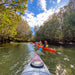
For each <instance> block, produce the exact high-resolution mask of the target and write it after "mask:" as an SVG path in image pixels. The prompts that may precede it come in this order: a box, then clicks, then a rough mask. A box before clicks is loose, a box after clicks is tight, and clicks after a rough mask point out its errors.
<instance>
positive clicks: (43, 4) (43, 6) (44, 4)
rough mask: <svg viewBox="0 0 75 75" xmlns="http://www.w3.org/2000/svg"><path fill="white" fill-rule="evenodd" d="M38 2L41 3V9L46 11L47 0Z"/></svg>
mask: <svg viewBox="0 0 75 75" xmlns="http://www.w3.org/2000/svg"><path fill="white" fill-rule="evenodd" d="M38 4H39V5H41V9H42V10H44V11H46V0H39V1H38Z"/></svg>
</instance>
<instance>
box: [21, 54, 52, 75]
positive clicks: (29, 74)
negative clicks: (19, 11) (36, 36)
mask: <svg viewBox="0 0 75 75" xmlns="http://www.w3.org/2000/svg"><path fill="white" fill-rule="evenodd" d="M21 75H51V74H50V72H49V71H48V68H47V67H46V65H45V64H44V62H43V61H42V59H41V58H40V56H39V55H37V54H36V55H35V56H34V57H33V59H32V60H31V61H30V63H29V64H28V65H27V67H25V69H24V71H23V72H22V74H21Z"/></svg>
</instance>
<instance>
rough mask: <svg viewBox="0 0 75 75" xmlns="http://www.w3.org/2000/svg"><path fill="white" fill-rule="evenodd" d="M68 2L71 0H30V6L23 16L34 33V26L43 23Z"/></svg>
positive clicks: (28, 5)
mask: <svg viewBox="0 0 75 75" xmlns="http://www.w3.org/2000/svg"><path fill="white" fill-rule="evenodd" d="M68 3H69V0H28V4H27V7H28V8H27V10H26V11H25V14H24V15H25V16H22V18H23V19H25V20H27V22H28V24H29V25H30V27H31V30H32V32H33V33H32V35H34V34H35V32H34V26H41V25H43V23H44V22H45V21H46V20H47V19H48V18H49V17H50V16H51V15H52V14H53V13H55V12H59V9H60V8H61V7H63V6H65V5H67V4H68Z"/></svg>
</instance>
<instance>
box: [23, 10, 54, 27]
mask: <svg viewBox="0 0 75 75" xmlns="http://www.w3.org/2000/svg"><path fill="white" fill-rule="evenodd" d="M54 10H55V9H49V10H46V11H45V12H43V13H40V14H38V15H37V16H36V17H34V13H32V12H28V11H27V12H26V17H25V16H22V18H23V19H25V20H27V22H28V24H29V25H30V26H31V27H34V26H37V25H38V26H40V25H43V23H44V21H46V20H47V19H48V17H49V16H50V15H52V14H53V13H54Z"/></svg>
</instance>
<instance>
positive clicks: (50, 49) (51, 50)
mask: <svg viewBox="0 0 75 75" xmlns="http://www.w3.org/2000/svg"><path fill="white" fill-rule="evenodd" d="M43 50H45V51H50V52H54V53H55V52H56V50H55V49H52V48H47V47H43Z"/></svg>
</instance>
